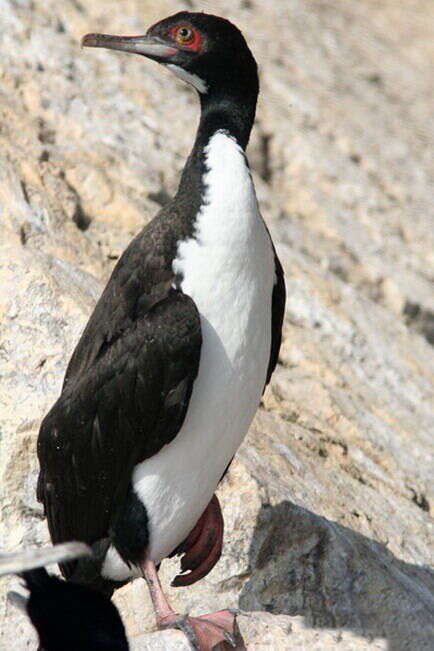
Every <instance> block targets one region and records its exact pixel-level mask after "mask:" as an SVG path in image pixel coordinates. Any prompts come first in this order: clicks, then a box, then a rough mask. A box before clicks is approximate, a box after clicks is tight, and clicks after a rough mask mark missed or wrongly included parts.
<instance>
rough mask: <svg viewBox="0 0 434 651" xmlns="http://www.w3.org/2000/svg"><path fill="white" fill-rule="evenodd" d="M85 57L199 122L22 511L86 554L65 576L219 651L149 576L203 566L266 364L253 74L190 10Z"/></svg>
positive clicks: (77, 363) (214, 639)
mask: <svg viewBox="0 0 434 651" xmlns="http://www.w3.org/2000/svg"><path fill="white" fill-rule="evenodd" d="M83 45H85V46H88V47H105V48H111V49H115V50H123V51H126V52H135V53H137V54H140V55H143V56H145V57H148V58H150V59H153V60H154V61H157V62H159V63H160V64H162V65H163V66H165V67H166V68H167V69H169V70H171V71H172V72H174V73H175V74H176V75H177V76H178V77H180V78H181V79H183V80H184V81H187V82H188V83H190V84H191V85H192V86H193V87H194V88H195V89H196V90H197V92H198V94H199V97H200V103H201V118H200V123H199V127H198V131H197V134H196V140H195V143H194V146H193V149H192V152H191V154H190V156H189V158H188V160H187V162H186V165H185V167H184V170H183V173H182V177H181V181H180V184H179V188H178V191H177V193H176V196H175V197H174V198H173V199H172V200H171V201H170V202H169V203H168V204H167V205H166V206H165V207H164V208H163V209H162V210H161V211H160V212H159V213H158V215H157V216H156V217H155V218H154V219H153V220H152V221H151V222H150V223H149V224H148V225H147V226H146V227H145V228H144V229H143V230H142V231H141V232H140V233H139V234H138V235H137V236H136V237H135V238H134V239H133V241H132V242H131V243H130V245H129V246H128V247H127V249H126V250H125V252H124V253H123V255H122V256H121V258H120V259H119V261H118V263H117V265H116V267H115V269H114V271H113V273H112V276H111V278H110V280H109V282H108V284H107V286H106V288H105V290H104V292H103V294H102V296H101V298H100V299H99V301H98V303H97V305H96V307H95V310H94V312H93V314H92V315H91V317H90V319H89V322H88V324H87V326H86V328H85V330H84V333H83V335H82V337H81V339H80V341H79V343H78V345H77V347H76V349H75V351H74V353H73V355H72V358H71V360H70V362H69V365H68V368H67V371H66V375H65V381H64V385H63V389H62V394H61V396H60V397H59V399H58V400H57V402H56V404H55V405H54V406H53V408H52V409H51V411H50V412H49V414H47V416H46V417H45V419H44V421H43V423H42V425H41V430H40V435H39V440H38V454H39V461H40V467H41V471H40V476H39V482H38V497H39V499H40V500H41V501H42V502H43V503H44V506H45V512H46V515H47V519H48V524H49V528H50V533H51V537H52V540H53V542H62V541H66V540H71V539H74V540H83V541H85V542H86V543H88V544H89V545H91V546H92V550H93V552H94V555H95V559H96V561H95V563H94V565H93V566H92V564H91V563H83V562H82V561H78V562H72V563H65V564H63V565H62V571H63V573H64V575H65V576H66V577H68V578H72V579H73V580H74V581H76V582H80V583H83V584H88V585H91V586H94V587H96V588H98V589H100V590H103V591H105V592H106V594H111V593H112V591H113V590H114V589H115V588H116V587H119V586H120V585H122V582H125V581H127V580H130V579H131V578H133V577H137V576H144V577H145V579H146V581H147V583H148V586H149V590H150V594H151V597H152V600H153V603H154V607H155V612H156V618H157V623H158V625H159V626H160V627H168V626H177V627H181V628H183V630H189V631H194V636H193V637H195V643H196V645H197V646H198V647H199V648H200V649H201V650H202V651H205V650H208V649H211V648H212V647H213V646H214V645H216V644H218V643H219V642H220V641H223V640H228V641H232V642H233V635H232V634H233V628H234V614H233V612H231V611H229V610H225V611H220V612H218V613H213V614H209V615H203V616H200V617H184V618H182V617H181V616H180V615H178V614H177V613H175V612H173V610H172V609H171V608H170V605H169V604H168V602H167V600H166V598H165V596H164V593H163V591H162V588H161V585H160V583H159V580H158V574H157V568H158V565H159V563H160V561H161V560H162V559H163V558H166V557H167V556H170V555H171V554H173V553H181V554H184V556H183V558H182V560H181V570H182V572H186V571H187V570H189V572H188V573H184V574H182V575H180V576H178V577H176V579H175V581H174V584H175V585H188V584H191V583H194V582H195V581H197V580H198V579H200V578H202V577H203V576H205V575H206V574H207V573H208V572H209V571H210V570H211V568H212V567H213V566H214V565H215V563H216V562H217V560H218V558H219V556H220V553H221V548H222V536H223V519H222V515H221V511H220V507H219V503H218V500H217V498H216V496H215V495H214V491H215V490H216V488H217V486H218V483H219V481H220V480H221V478H222V476H223V475H224V473H225V470H226V468H227V467H228V465H229V464H230V462H231V460H232V458H233V456H234V454H235V452H236V451H237V449H238V447H239V445H240V444H241V442H242V440H243V438H244V436H245V434H246V433H247V430H248V428H249V426H250V423H251V421H252V419H253V417H254V415H255V412H256V410H257V407H258V404H259V401H260V398H261V395H262V392H263V390H264V387H265V386H266V384H267V383H268V382H269V380H270V377H271V374H272V373H273V370H274V368H275V366H276V363H277V359H278V354H279V348H280V342H281V329H282V320H283V312H284V306H285V284H284V278H283V272H282V267H281V265H280V262H279V260H278V257H277V255H276V252H275V249H274V246H273V243H272V240H271V238H270V235H269V232H268V230H267V228H266V225H265V223H264V221H263V219H262V217H261V214H260V212H259V208H258V203H257V199H256V194H255V188H254V185H253V181H252V177H251V173H250V169H249V165H248V162H247V158H246V155H245V148H246V146H247V143H248V140H249V136H250V131H251V129H252V125H253V120H254V116H255V110H256V101H257V96H258V91H259V82H258V73H257V66H256V62H255V59H254V58H253V55H252V53H251V51H250V49H249V47H248V46H247V43H246V41H245V39H244V37H243V35H242V34H241V32H240V31H239V30H238V29H237V28H236V27H235V26H234V25H233V24H232V23H230V22H229V21H228V20H225V19H224V18H220V17H218V16H212V15H209V14H205V13H189V12H180V13H178V14H176V15H174V16H170V17H169V18H166V19H165V20H162V21H160V22H159V23H157V24H156V25H154V26H153V27H151V28H150V29H149V30H148V32H147V34H146V35H143V36H134V37H121V36H108V35H103V34H88V35H87V36H86V37H85V38H84V39H83ZM174 106H175V103H174V104H173V106H172V107H171V109H172V111H173V107H174ZM119 218H120V219H122V215H120V216H119Z"/></svg>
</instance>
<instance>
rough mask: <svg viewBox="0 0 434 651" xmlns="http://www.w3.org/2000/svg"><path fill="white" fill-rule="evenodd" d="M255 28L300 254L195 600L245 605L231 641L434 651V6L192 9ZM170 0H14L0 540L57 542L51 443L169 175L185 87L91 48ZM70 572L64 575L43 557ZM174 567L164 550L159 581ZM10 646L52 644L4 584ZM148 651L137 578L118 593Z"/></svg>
mask: <svg viewBox="0 0 434 651" xmlns="http://www.w3.org/2000/svg"><path fill="white" fill-rule="evenodd" d="M185 4H186V5H187V8H188V7H192V8H199V9H208V10H210V11H213V12H215V13H219V14H222V15H226V16H228V17H229V18H231V19H232V20H234V22H236V23H237V24H238V25H239V26H240V27H242V29H243V31H244V32H245V34H246V36H247V37H248V40H249V43H250V44H251V46H252V49H253V50H254V53H255V55H256V57H257V59H258V61H259V62H260V69H261V79H262V96H261V100H260V103H259V107H258V117H257V122H256V126H255V130H254V133H253V136H252V142H251V144H250V147H249V157H250V160H251V163H252V169H253V174H254V177H255V182H256V185H257V190H258V197H259V200H260V204H261V209H262V212H263V214H264V216H265V218H266V219H267V223H268V224H269V227H270V229H271V231H272V233H273V236H274V238H275V241H276V242H277V245H278V249H279V254H280V256H281V259H282V262H283V264H284V267H285V272H286V283H287V290H288V304H287V313H286V321H285V330H284V342H283V347H282V351H281V356H280V365H279V367H278V369H277V371H276V373H275V375H274V377H273V380H272V383H271V386H270V388H269V389H268V390H267V392H266V394H265V395H264V398H263V401H262V406H261V409H260V411H259V412H258V416H257V418H256V420H255V422H254V424H253V426H252V428H251V430H250V433H249V435H248V437H247V439H246V442H245V443H244V445H243V446H242V448H241V449H240V452H239V454H238V455H237V457H236V459H235V461H234V463H233V465H232V467H231V469H230V472H229V473H228V475H227V477H226V478H225V480H224V482H223V483H222V485H221V487H220V488H219V496H220V498H221V502H222V506H223V510H224V516H225V523H226V531H225V546H224V553H223V557H222V559H221V561H220V563H219V564H218V565H217V566H216V568H215V569H214V570H213V572H212V573H211V574H210V575H209V576H208V577H207V578H206V579H204V580H203V581H201V582H199V583H198V584H196V585H194V586H192V587H191V588H188V589H174V588H170V587H169V588H168V595H169V598H170V600H171V602H172V603H173V605H174V607H175V608H176V609H178V610H179V612H191V613H192V614H201V613H204V612H209V611H212V610H214V609H219V608H224V607H234V608H240V609H241V611H242V613H241V614H240V616H239V617H238V624H239V629H240V636H239V638H238V641H239V647H238V648H240V649H241V648H247V649H294V650H295V649H297V650H298V649H303V648H305V649H309V650H311V649H312V650H313V649H318V650H319V649H328V648H330V649H335V648H336V649H342V650H343V651H344V650H345V651H348V650H352V649H391V650H392V651H428V650H431V649H432V648H433V646H434V642H433V641H434V625H433V622H434V596H433V595H434V578H433V571H432V568H431V567H430V564H431V563H432V558H433V538H434V536H433V523H432V515H433V508H434V507H433V504H434V494H433V485H434V484H433V481H432V478H433V476H434V461H433V438H434V407H433V405H434V375H433V368H434V351H433V342H434V334H433V333H434V292H433V280H434V228H433V226H434V214H433V212H434V211H433V204H434V202H433V187H434V179H433V169H432V150H433V144H434V143H433V141H434V128H433V121H432V97H433V90H434V88H433V86H434V80H433V75H432V60H433V55H434V41H433V39H432V33H433V27H434V25H433V22H434V15H433V12H432V6H431V0H413V1H412V2H411V3H397V2H395V0H383V2H381V3H379V2H371V1H368V0H364V1H359V2H355V1H354V2H350V1H349V0H334V1H333V2H329V1H326V0H315V1H314V0H295V1H294V2H291V3H286V2H273V3H262V4H260V3H258V2H255V1H254V0H253V1H246V0H240V1H239V2H229V0H216V1H215V2H212V3H211V2H202V3H200V4H199V3H198V2H195V1H192V0H191V1H190V2H188V3H185ZM180 8H184V6H181V5H180V4H179V3H177V2H174V0H163V1H162V2H160V3H146V2H143V0H128V2H123V3H119V2H112V1H111V0H110V1H107V0H92V2H86V3H84V2H78V1H77V0H64V1H63V2H61V3H59V2H54V0H44V2H42V0H34V1H33V2H31V3H30V2H24V1H21V0H20V1H15V0H2V4H1V11H0V249H1V250H0V278H1V289H0V374H1V382H0V412H1V413H0V415H1V418H0V428H1V431H0V434H1V439H0V486H1V489H0V490H1V494H0V509H1V523H0V548H2V549H6V550H15V549H20V548H23V547H28V546H31V545H44V544H47V543H48V533H47V529H46V524H45V522H44V519H43V514H42V509H41V506H40V505H39V504H38V503H37V502H36V498H35V481H36V475H37V462H36V455H35V441H36V436H37V432H38V427H39V424H40V421H41V418H42V417H43V415H44V414H45V413H46V412H47V411H48V409H49V408H50V406H51V405H52V403H53V402H54V400H55V399H56V397H57V395H58V393H59V391H60V387H61V383H62V377H63V373H64V371H65V368H66V364H67V361H68V358H69V356H70V354H71V353H72V350H73V348H74V346H75V344H76V342H77V340H78V337H79V335H80V332H81V330H82V328H83V326H84V325H85V323H86V319H87V318H88V315H89V313H90V311H91V309H92V306H93V305H94V303H95V300H96V299H97V297H98V295H99V293H100V291H101V289H102V287H103V284H104V282H105V281H106V280H107V277H108V275H109V273H110V270H111V269H112V267H113V265H114V263H115V260H116V259H117V257H118V256H119V255H120V253H121V252H122V250H123V249H124V248H125V246H126V245H127V243H128V241H129V240H130V239H131V237H132V236H133V235H134V234H135V233H136V232H137V231H138V230H139V229H140V227H141V225H142V224H143V223H145V222H146V221H147V220H149V219H150V218H151V217H152V215H153V214H155V212H156V211H157V209H158V207H159V206H160V205H162V204H163V203H164V202H165V201H166V200H167V196H168V195H170V194H171V193H173V192H174V190H175V189H176V184H177V179H178V176H179V172H180V170H181V169H182V166H183V164H184V160H185V157H186V156H187V154H188V151H189V147H190V146H191V142H192V139H193V135H194V130H195V126H196V120H197V116H198V108H197V105H196V102H195V101H194V99H193V94H192V92H191V90H189V89H188V88H187V87H185V86H184V85H183V84H182V83H181V82H179V81H178V80H176V79H174V78H173V77H171V76H170V75H169V73H168V72H166V71H164V70H162V69H161V68H159V67H158V66H157V65H155V64H153V63H151V62H145V61H143V60H142V59H141V58H140V57H133V56H130V57H128V56H126V55H123V56H122V55H121V54H115V53H112V52H104V51H102V50H96V51H81V50H80V47H79V42H80V38H81V37H82V36H83V34H84V33H86V32H89V31H107V32H119V33H140V32H141V31H142V30H143V29H144V28H147V27H148V26H149V25H150V24H152V22H154V21H156V20H158V19H159V18H161V17H163V16H165V15H168V14H170V13H173V12H174V11H177V10H179V9H180ZM52 569H53V571H54V568H52ZM177 571H178V564H177V562H176V559H174V560H171V561H167V562H164V563H163V566H162V570H161V575H162V580H163V583H164V584H165V585H168V584H169V582H170V580H171V578H173V576H174V575H175V573H176V572H177ZM18 586H19V582H18V580H17V579H14V578H11V579H2V583H1V587H0V591H1V606H0V631H1V637H0V648H2V649H3V648H4V649H17V650H18V651H20V650H21V649H29V650H33V649H35V646H36V642H35V635H34V632H33V630H32V629H31V627H30V625H29V623H28V621H27V619H26V618H25V617H24V616H23V615H21V614H20V613H19V612H18V611H17V610H15V609H14V608H13V607H12V605H11V604H9V603H8V602H7V600H6V598H5V595H6V592H7V590H8V589H10V588H12V589H17V587H18ZM115 601H116V603H117V605H118V606H119V608H120V610H121V613H122V616H123V618H124V621H125V623H126V626H127V630H128V633H129V635H130V638H131V644H132V648H133V649H135V651H143V650H144V649H149V650H151V649H180V650H181V649H187V648H188V643H187V641H186V640H185V639H184V637H183V635H182V634H181V633H180V632H174V631H165V632H162V633H152V632H151V631H153V630H154V619H153V614H152V609H151V607H150V603H149V599H148V596H147V594H146V590H145V586H144V584H143V581H136V582H134V583H132V584H130V585H129V586H127V587H125V588H123V589H122V590H120V591H119V592H118V593H117V594H116V597H115Z"/></svg>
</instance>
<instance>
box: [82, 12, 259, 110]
mask: <svg viewBox="0 0 434 651" xmlns="http://www.w3.org/2000/svg"><path fill="white" fill-rule="evenodd" d="M82 45H83V46H86V47H103V48H109V49H112V50H122V51H124V52H134V53H136V54H141V55H142V56H145V57H148V58H149V59H153V60H154V61H158V63H161V64H163V65H164V66H166V67H167V68H169V69H170V70H171V71H172V72H174V73H175V74H176V75H177V76H178V77H180V78H181V79H183V80H184V81H186V82H188V83H190V84H191V85H192V86H194V87H195V88H196V90H197V91H198V92H199V93H200V95H201V97H202V99H204V98H205V97H211V96H215V95H218V96H224V95H229V96H235V97H236V98H242V97H243V96H245V95H246V94H249V95H250V96H254V98H255V101H256V96H257V93H258V75H257V67H256V62H255V59H254V58H253V56H252V53H251V52H250V50H249V48H248V46H247V43H246V41H245V39H244V37H243V35H242V34H241V32H240V30H239V29H238V28H237V27H235V25H233V24H232V23H231V22H229V21H228V20H226V19H224V18H220V17H219V16H213V15H210V14H205V13H191V12H188V11H181V12H179V13H177V14H175V15H173V16H169V18H165V19H164V20H161V21H160V22H158V23H156V24H155V25H153V26H152V27H151V28H150V29H149V30H148V31H147V32H146V34H144V35H143V36H111V35H108V34H87V35H86V36H85V37H84V38H83V41H82Z"/></svg>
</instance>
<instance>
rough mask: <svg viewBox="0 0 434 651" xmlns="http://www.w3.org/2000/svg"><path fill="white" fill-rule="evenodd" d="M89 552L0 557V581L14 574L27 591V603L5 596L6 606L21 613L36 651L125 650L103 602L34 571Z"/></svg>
mask: <svg viewBox="0 0 434 651" xmlns="http://www.w3.org/2000/svg"><path fill="white" fill-rule="evenodd" d="M89 552H90V550H89V548H88V547H87V546H86V545H83V544H79V543H72V544H71V543H70V544H68V543H67V544H66V545H57V546H56V547H54V548H53V549H48V550H44V549H39V550H35V551H34V552H33V553H32V552H30V553H29V552H24V553H17V554H12V555H2V556H0V575H1V574H10V573H14V574H15V573H16V574H18V575H19V576H20V577H22V578H23V579H24V583H25V586H26V587H27V589H28V590H29V593H30V594H29V597H28V599H25V598H23V597H22V596H21V595H18V594H17V593H10V600H11V601H12V602H14V603H15V604H17V605H18V606H20V607H24V609H25V610H26V612H27V614H28V616H29V618H30V620H31V622H32V624H33V626H34V627H35V628H36V630H37V632H38V635H39V644H40V647H39V648H40V651H128V649H129V646H128V642H127V638H126V635H125V629H124V625H123V623H122V620H121V618H120V615H119V613H118V611H117V609H116V607H115V606H114V604H112V602H111V601H110V599H109V598H108V597H106V596H105V595H103V594H101V593H100V592H97V591H95V590H93V589H91V588H88V587H85V586H82V585H78V584H75V583H71V582H69V581H63V580H62V579H59V578H58V577H56V576H52V575H50V574H48V572H47V571H46V569H45V568H44V567H39V565H41V564H44V563H52V562H65V561H71V560H74V559H76V558H77V557H80V556H84V555H87V554H89ZM53 553H54V556H53ZM32 567H33V568H34V569H29V568H32Z"/></svg>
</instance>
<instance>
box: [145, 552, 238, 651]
mask: <svg viewBox="0 0 434 651" xmlns="http://www.w3.org/2000/svg"><path fill="white" fill-rule="evenodd" d="M142 572H143V576H144V578H145V580H146V583H147V584H148V588H149V593H150V595H151V599H152V603H153V605H154V611H155V617H156V620H157V626H158V628H160V629H165V628H177V629H179V630H181V631H182V632H183V633H184V634H185V635H186V636H187V638H188V640H189V641H190V643H191V645H192V647H193V649H195V650H196V651H212V649H214V647H215V646H217V645H218V644H220V643H221V642H228V643H229V644H231V645H232V646H235V638H234V626H235V611H231V610H220V611H218V612H216V613H211V614H209V615H200V616H199V617H188V616H187V615H179V614H178V613H176V612H175V611H174V610H173V609H172V608H171V606H170V604H169V602H168V601H167V598H166V596H165V594H164V592H163V588H162V587H161V583H160V579H159V578H158V573H157V569H156V567H155V563H153V562H152V561H150V560H149V559H147V560H145V561H144V563H143V565H142Z"/></svg>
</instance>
